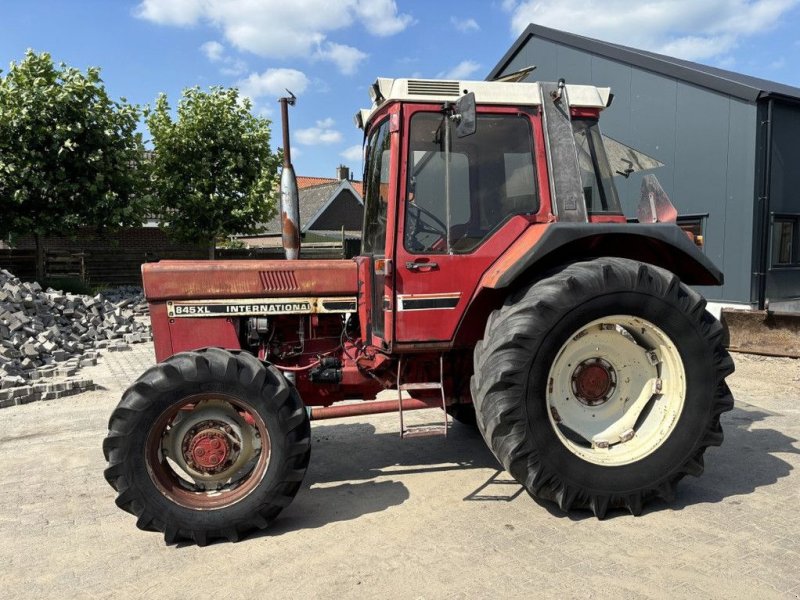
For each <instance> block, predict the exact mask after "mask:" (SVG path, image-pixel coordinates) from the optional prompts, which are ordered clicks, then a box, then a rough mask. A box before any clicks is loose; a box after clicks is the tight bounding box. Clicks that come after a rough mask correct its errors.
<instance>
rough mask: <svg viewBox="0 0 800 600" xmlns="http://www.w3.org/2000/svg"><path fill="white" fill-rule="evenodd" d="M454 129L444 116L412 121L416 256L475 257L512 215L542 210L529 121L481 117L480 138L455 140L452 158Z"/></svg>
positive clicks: (409, 225)
mask: <svg viewBox="0 0 800 600" xmlns="http://www.w3.org/2000/svg"><path fill="white" fill-rule="evenodd" d="M447 126H448V123H447V122H446V120H445V119H444V118H443V116H442V114H441V113H417V114H415V115H414V116H413V117H412V119H411V132H410V150H409V161H408V164H409V169H408V182H407V191H408V193H407V197H406V202H405V205H406V209H405V213H406V214H405V225H404V245H405V247H406V249H407V250H408V251H410V252H414V253H446V252H448V251H452V252H455V253H467V252H471V251H472V250H474V249H475V248H477V247H478V246H479V245H480V244H481V243H482V242H483V241H484V240H485V239H486V238H487V237H489V235H490V234H491V233H492V232H493V231H494V230H495V229H497V228H498V227H499V226H500V224H502V223H503V222H504V221H505V220H506V219H507V218H509V217H510V216H512V215H515V214H529V213H534V212H536V211H537V210H538V208H539V202H538V197H537V193H536V178H535V174H534V167H533V160H534V156H533V138H532V132H531V126H530V122H529V120H528V119H527V117H524V116H516V115H488V114H479V115H478V122H477V131H476V133H475V134H474V135H471V136H468V137H465V138H456V137H455V135H450V136H449V138H450V148H449V152H445V140H446V139H447V137H448V136H447V135H446V132H445V127H447ZM447 157H449V164H448V163H447V160H448V158H447ZM448 184H449V185H448ZM448 194H449V199H450V202H449V205H450V214H449V218H448V214H447V205H448V202H447V196H448ZM448 227H449V230H448ZM448 232H449V236H448ZM448 241H449V243H450V247H449V248H448Z"/></svg>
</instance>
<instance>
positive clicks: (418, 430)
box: [401, 425, 447, 439]
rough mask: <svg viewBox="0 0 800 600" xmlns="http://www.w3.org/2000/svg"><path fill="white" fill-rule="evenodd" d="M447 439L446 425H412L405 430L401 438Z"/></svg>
mask: <svg viewBox="0 0 800 600" xmlns="http://www.w3.org/2000/svg"><path fill="white" fill-rule="evenodd" d="M434 436H435V437H439V436H444V437H447V426H446V425H413V426H411V427H408V428H406V429H405V430H404V431H403V432H402V435H401V437H402V438H403V439H408V438H418V437H434Z"/></svg>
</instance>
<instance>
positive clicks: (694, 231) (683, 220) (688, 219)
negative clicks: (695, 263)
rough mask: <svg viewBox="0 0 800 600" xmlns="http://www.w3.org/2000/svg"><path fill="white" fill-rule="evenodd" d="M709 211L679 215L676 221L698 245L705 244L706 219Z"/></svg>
mask: <svg viewBox="0 0 800 600" xmlns="http://www.w3.org/2000/svg"><path fill="white" fill-rule="evenodd" d="M707 219H708V213H704V214H698V215H678V217H677V219H676V222H677V225H678V227H680V228H681V229H683V231H684V232H685V233H686V235H687V236H688V237H689V239H690V240H692V241H693V242H694V243H695V244H696V245H697V246H698V247H700V248H702V247H703V246H705V238H706V220H707Z"/></svg>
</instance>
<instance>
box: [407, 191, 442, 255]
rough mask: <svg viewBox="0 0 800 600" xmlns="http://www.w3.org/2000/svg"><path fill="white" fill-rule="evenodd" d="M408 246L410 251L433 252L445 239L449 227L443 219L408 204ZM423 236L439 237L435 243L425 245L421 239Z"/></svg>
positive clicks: (415, 205)
mask: <svg viewBox="0 0 800 600" xmlns="http://www.w3.org/2000/svg"><path fill="white" fill-rule="evenodd" d="M406 217H407V218H406V234H405V237H406V245H407V246H409V250H418V251H419V250H431V249H432V248H433V247H434V246H436V245H437V243H438V242H439V241H440V240H443V239H444V238H445V232H446V231H447V225H445V224H444V223H442V221H441V219H439V217H437V216H436V215H435V214H433V213H432V212H431V211H429V210H428V209H427V208H422V207H421V206H419V205H418V204H415V203H413V202H408V203H407V204H406ZM423 234H434V235H436V236H438V237H437V239H435V240H434V241H433V243H425V242H423V241H422V240H420V239H419V236H421V235H423Z"/></svg>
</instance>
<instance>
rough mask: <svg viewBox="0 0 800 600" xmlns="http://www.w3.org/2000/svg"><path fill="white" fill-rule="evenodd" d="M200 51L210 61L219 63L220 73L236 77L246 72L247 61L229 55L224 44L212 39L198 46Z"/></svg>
mask: <svg viewBox="0 0 800 600" xmlns="http://www.w3.org/2000/svg"><path fill="white" fill-rule="evenodd" d="M200 51H201V52H202V53H203V54H205V55H206V58H207V59H208V60H210V61H211V62H212V63H221V66H220V70H219V71H220V73H222V74H223V75H230V76H234V77H238V76H239V75H244V74H245V73H246V72H247V63H245V62H244V61H243V60H242V59H240V58H235V57H233V56H229V55H228V54H227V52H226V51H225V46H223V45H222V44H220V43H219V42H217V41H215V40H212V41H209V42H206V43H205V44H203V45H201V46H200Z"/></svg>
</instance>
